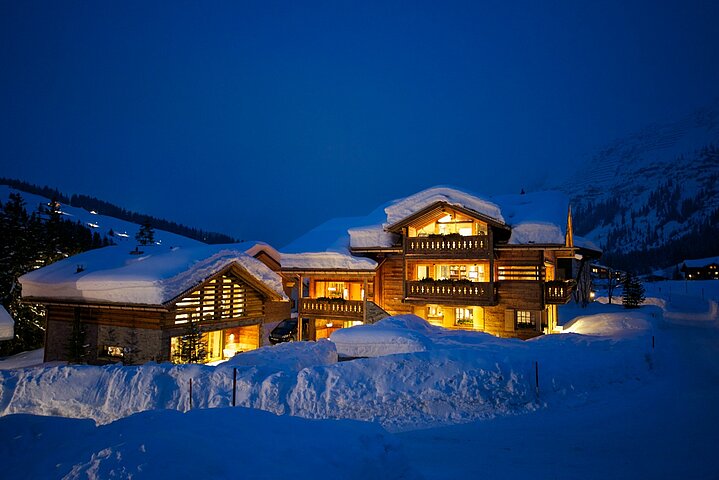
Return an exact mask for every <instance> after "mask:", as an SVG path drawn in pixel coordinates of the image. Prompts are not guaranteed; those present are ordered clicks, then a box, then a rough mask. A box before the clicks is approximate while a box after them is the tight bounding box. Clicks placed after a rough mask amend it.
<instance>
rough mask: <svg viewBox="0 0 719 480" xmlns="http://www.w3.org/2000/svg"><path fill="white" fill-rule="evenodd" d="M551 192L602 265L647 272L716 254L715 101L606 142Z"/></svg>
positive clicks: (718, 135) (718, 151)
mask: <svg viewBox="0 0 719 480" xmlns="http://www.w3.org/2000/svg"><path fill="white" fill-rule="evenodd" d="M555 188H559V189H560V190H562V191H564V192H566V193H567V194H569V195H570V197H571V198H572V205H573V209H574V213H575V215H574V217H575V230H576V233H577V234H579V235H582V236H585V237H587V238H589V239H591V240H593V241H594V242H596V243H597V244H598V245H600V246H601V247H602V248H603V249H604V251H605V258H604V260H603V261H605V262H607V263H613V264H614V265H616V266H618V267H623V268H627V269H632V270H644V271H646V270H649V269H651V268H657V267H666V266H668V265H672V264H675V263H678V262H680V261H681V260H683V259H685V258H699V257H706V256H710V255H716V254H719V240H717V239H719V227H718V225H719V101H715V102H714V103H713V104H711V105H710V106H709V107H707V108H704V109H702V110H699V111H697V112H694V113H692V114H691V115H687V116H686V117H684V118H681V119H680V120H678V121H676V122H673V123H667V124H662V125H651V126H649V127H647V128H645V129H643V130H642V131H640V132H638V133H636V134H634V135H630V136H627V137H625V138H623V139H619V140H616V141H614V142H612V143H611V144H609V145H607V146H605V147H604V148H602V149H600V150H599V151H598V152H597V153H595V154H594V155H592V156H590V157H589V158H588V159H587V160H586V161H584V162H581V163H580V165H579V167H578V169H577V171H576V172H575V173H574V174H573V175H572V176H571V177H570V178H569V179H567V180H565V181H564V182H562V183H560V184H559V185H555Z"/></svg>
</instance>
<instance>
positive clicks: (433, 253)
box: [404, 235, 491, 258]
mask: <svg viewBox="0 0 719 480" xmlns="http://www.w3.org/2000/svg"><path fill="white" fill-rule="evenodd" d="M490 253H491V250H490V246H489V237H488V236H487V235H474V236H468V237H463V236H461V235H436V236H430V237H406V238H405V239H404V254H405V255H409V256H413V255H417V256H428V257H433V258H489V255H490Z"/></svg>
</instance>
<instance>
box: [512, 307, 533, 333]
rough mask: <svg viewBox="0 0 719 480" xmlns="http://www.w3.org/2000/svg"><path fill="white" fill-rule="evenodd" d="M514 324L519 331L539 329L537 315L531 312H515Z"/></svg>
mask: <svg viewBox="0 0 719 480" xmlns="http://www.w3.org/2000/svg"><path fill="white" fill-rule="evenodd" d="M514 322H515V324H516V327H517V329H518V330H519V329H524V328H526V329H535V328H537V323H536V313H535V312H532V311H529V310H516V311H515V312H514Z"/></svg>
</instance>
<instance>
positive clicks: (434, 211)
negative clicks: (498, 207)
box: [385, 200, 510, 233]
mask: <svg viewBox="0 0 719 480" xmlns="http://www.w3.org/2000/svg"><path fill="white" fill-rule="evenodd" d="M448 210H454V211H456V212H459V213H461V214H462V215H466V216H468V217H471V218H474V219H476V220H480V221H482V222H485V223H487V224H488V225H491V226H493V227H495V228H500V229H504V230H506V231H509V230H510V228H509V226H507V225H506V224H505V223H504V222H500V221H498V220H496V219H494V218H492V217H489V216H487V215H484V214H482V213H479V212H476V211H474V210H472V209H469V208H465V207H463V206H461V205H457V204H452V203H449V202H447V201H446V200H439V201H436V202H434V203H432V204H430V205H427V206H425V207H424V208H422V209H421V210H418V211H416V212H414V213H413V214H411V215H409V216H407V217H405V218H403V219H401V220H399V221H397V222H395V223H393V224H391V225H388V226H387V227H385V230H387V231H388V232H392V233H400V232H401V231H402V228H404V227H406V226H409V225H412V224H421V223H425V222H427V223H428V222H431V221H432V220H434V219H435V218H437V217H438V216H441V215H442V214H443V213H445V212H447V211H448ZM500 216H501V215H500ZM388 218H389V215H388Z"/></svg>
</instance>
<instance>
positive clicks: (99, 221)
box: [0, 185, 202, 247]
mask: <svg viewBox="0 0 719 480" xmlns="http://www.w3.org/2000/svg"><path fill="white" fill-rule="evenodd" d="M11 193H17V194H20V195H21V196H22V198H23V199H24V200H25V209H26V210H27V211H28V213H31V212H34V211H37V210H38V207H39V206H40V205H43V206H47V205H48V203H49V202H50V199H48V198H45V197H42V196H40V195H35V194H32V193H27V192H22V191H20V190H16V189H14V188H11V187H9V186H7V185H0V202H2V203H5V202H7V200H8V197H9V196H10V194H11ZM60 210H61V211H62V218H64V219H67V220H70V221H72V222H80V223H82V224H83V225H85V226H86V227H88V228H90V229H92V230H93V231H96V232H98V233H99V234H100V236H106V235H107V236H108V238H110V239H111V240H112V241H113V242H114V243H116V244H118V245H123V244H126V245H127V246H128V247H130V246H132V247H134V245H135V244H136V243H137V241H136V240H135V235H136V234H137V231H138V230H139V229H140V225H138V224H136V223H132V222H127V221H125V220H120V219H117V218H114V217H109V216H106V215H102V213H93V212H88V211H87V210H85V209H83V208H75V207H71V206H69V205H62V206H61V208H60ZM111 232H112V235H111ZM155 241H157V242H158V243H160V244H161V245H167V246H197V245H202V242H199V241H197V240H193V239H191V238H187V237H184V236H182V235H177V234H175V233H171V232H165V231H162V230H157V229H156V230H155Z"/></svg>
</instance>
